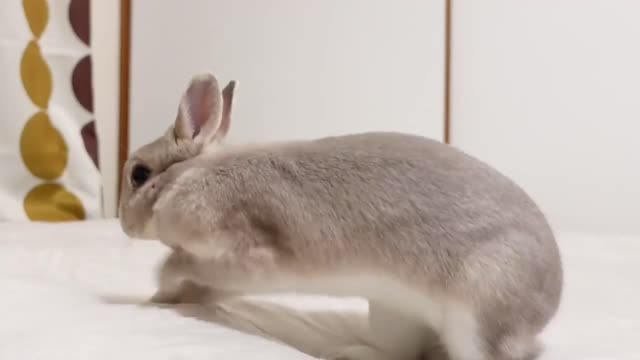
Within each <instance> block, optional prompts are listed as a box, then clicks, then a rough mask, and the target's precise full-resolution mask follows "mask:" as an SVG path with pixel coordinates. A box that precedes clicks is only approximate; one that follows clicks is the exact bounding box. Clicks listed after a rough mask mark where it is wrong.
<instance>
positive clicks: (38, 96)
mask: <svg viewBox="0 0 640 360" xmlns="http://www.w3.org/2000/svg"><path fill="white" fill-rule="evenodd" d="M20 78H21V80H22V86H24V89H25V90H26V91H27V95H29V98H30V99H31V101H32V102H33V103H34V104H35V105H36V106H37V107H39V108H40V109H43V110H44V109H46V108H47V106H49V99H50V98H51V91H52V88H53V79H52V76H51V70H50V69H49V65H47V62H46V61H45V59H44V57H43V56H42V53H41V52H40V46H39V45H38V43H37V42H35V41H30V42H29V44H28V45H27V47H26V48H25V49H24V52H23V53H22V59H21V61H20Z"/></svg>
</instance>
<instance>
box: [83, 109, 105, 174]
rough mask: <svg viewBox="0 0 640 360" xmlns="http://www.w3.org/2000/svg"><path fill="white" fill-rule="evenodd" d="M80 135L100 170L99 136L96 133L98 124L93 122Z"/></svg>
mask: <svg viewBox="0 0 640 360" xmlns="http://www.w3.org/2000/svg"><path fill="white" fill-rule="evenodd" d="M80 135H81V136H82V141H83V142H84V148H85V149H86V150H87V153H88V154H89V156H90V157H91V160H93V164H94V165H95V166H96V168H98V169H100V161H99V159H98V135H97V133H96V122H95V120H91V121H89V122H88V123H86V124H85V125H84V126H83V127H82V129H80Z"/></svg>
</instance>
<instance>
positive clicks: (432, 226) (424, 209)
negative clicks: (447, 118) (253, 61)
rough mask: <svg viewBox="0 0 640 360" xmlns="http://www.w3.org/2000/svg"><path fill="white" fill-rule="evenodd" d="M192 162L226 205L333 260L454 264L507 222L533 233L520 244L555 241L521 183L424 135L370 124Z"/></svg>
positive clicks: (508, 227) (291, 243) (293, 244)
mask: <svg viewBox="0 0 640 360" xmlns="http://www.w3.org/2000/svg"><path fill="white" fill-rule="evenodd" d="M194 161H196V162H201V163H202V166H204V167H206V168H207V169H208V171H207V175H205V176H207V177H210V178H211V183H215V184H216V185H215V186H216V187H217V190H215V193H217V194H219V196H224V198H225V199H226V200H225V201H224V204H223V203H221V201H220V200H218V199H215V198H212V199H211V200H210V201H211V202H213V203H214V204H215V206H218V207H224V208H227V210H228V211H227V210H221V211H222V212H225V213H226V212H228V215H229V216H235V215H237V213H238V212H241V213H243V214H246V215H247V217H249V218H251V219H253V221H255V222H256V223H259V224H262V225H261V226H269V227H270V228H272V229H274V231H277V233H278V236H279V238H280V239H279V241H282V242H284V243H285V244H284V245H286V246H287V247H289V248H291V251H293V252H296V251H305V252H306V251H310V252H313V253H314V254H316V255H315V257H316V258H321V259H324V260H325V261H332V262H336V264H335V265H340V263H341V262H342V261H343V260H344V261H347V262H349V265H350V266H351V265H353V263H354V261H356V260H357V259H361V261H363V262H367V261H369V260H372V261H375V262H376V263H379V261H380V258H381V257H389V256H397V257H402V260H403V261H404V263H405V264H406V266H407V267H408V268H423V267H425V266H429V267H434V269H431V270H434V271H435V270H441V271H449V269H442V268H441V267H442V266H445V265H448V264H451V263H452V262H456V261H457V260H458V259H461V258H463V257H464V256H465V255H467V254H469V253H470V252H473V251H475V250H476V249H477V248H479V247H480V246H482V245H481V243H483V242H486V241H492V240H493V239H495V238H496V237H499V236H500V235H501V234H503V233H505V232H509V231H518V232H522V233H526V234H527V236H529V237H532V238H534V239H535V241H533V242H532V241H528V244H519V246H521V247H522V248H523V251H524V250H526V249H527V248H533V247H538V248H537V249H531V250H536V251H547V252H548V250H549V249H542V248H543V247H550V248H552V249H553V248H554V247H555V242H554V240H553V235H552V233H551V231H550V229H549V227H548V225H547V223H546V220H545V218H544V216H543V215H542V214H541V212H540V211H539V210H538V208H537V207H536V205H535V204H534V203H533V202H532V201H531V199H530V198H529V197H528V196H527V194H526V193H525V192H524V191H522V190H521V189H520V188H519V187H518V186H517V185H515V184H514V183H513V182H512V181H510V180H509V179H508V178H506V177H504V176H503V175H501V174H499V173H498V172H496V171H495V170H493V169H492V168H490V167H489V166H487V165H486V164H484V163H483V162H481V161H479V160H477V159H475V158H473V157H470V156H468V155H466V154H464V153H462V152H461V151H458V150H456V149H454V148H452V147H450V146H448V145H445V144H442V143H440V142H437V141H434V140H430V139H427V138H424V137H420V136H414V135H405V134H399V133H366V134H357V135H346V136H337V137H329V138H323V139H319V140H313V141H300V142H291V143H282V144H274V145H264V146H255V147H251V148H244V147H240V148H233V147H230V148H228V149H225V150H222V151H221V152H219V153H214V154H212V155H209V156H205V157H201V158H198V159H194ZM198 196H199V195H198ZM234 214H235V215H234ZM429 258H432V259H433V258H438V259H441V260H439V261H431V262H427V261H426V259H429ZM447 259H448V260H447ZM386 260H388V261H391V260H393V261H396V260H398V259H386ZM363 265H364V264H363ZM451 265H453V264H451Z"/></svg>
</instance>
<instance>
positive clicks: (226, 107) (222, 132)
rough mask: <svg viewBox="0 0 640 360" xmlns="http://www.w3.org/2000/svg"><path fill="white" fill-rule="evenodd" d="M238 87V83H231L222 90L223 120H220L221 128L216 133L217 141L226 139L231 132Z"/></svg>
mask: <svg viewBox="0 0 640 360" xmlns="http://www.w3.org/2000/svg"><path fill="white" fill-rule="evenodd" d="M237 87H238V82H237V81H235V80H234V81H230V82H229V83H228V84H227V86H225V87H224V89H222V119H221V120H220V126H218V131H216V136H215V137H216V139H220V140H222V139H224V137H225V136H227V132H229V127H230V125H231V112H232V110H233V96H234V94H235V91H236V88H237Z"/></svg>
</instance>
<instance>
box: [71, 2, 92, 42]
mask: <svg viewBox="0 0 640 360" xmlns="http://www.w3.org/2000/svg"><path fill="white" fill-rule="evenodd" d="M90 6H91V2H90V1H89V0H71V2H70V3H69V23H70V24H71V28H72V29H73V32H74V33H76V35H77V36H78V38H79V39H80V40H81V41H82V42H83V43H85V44H87V45H90V44H91V16H90V13H91V8H90Z"/></svg>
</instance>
